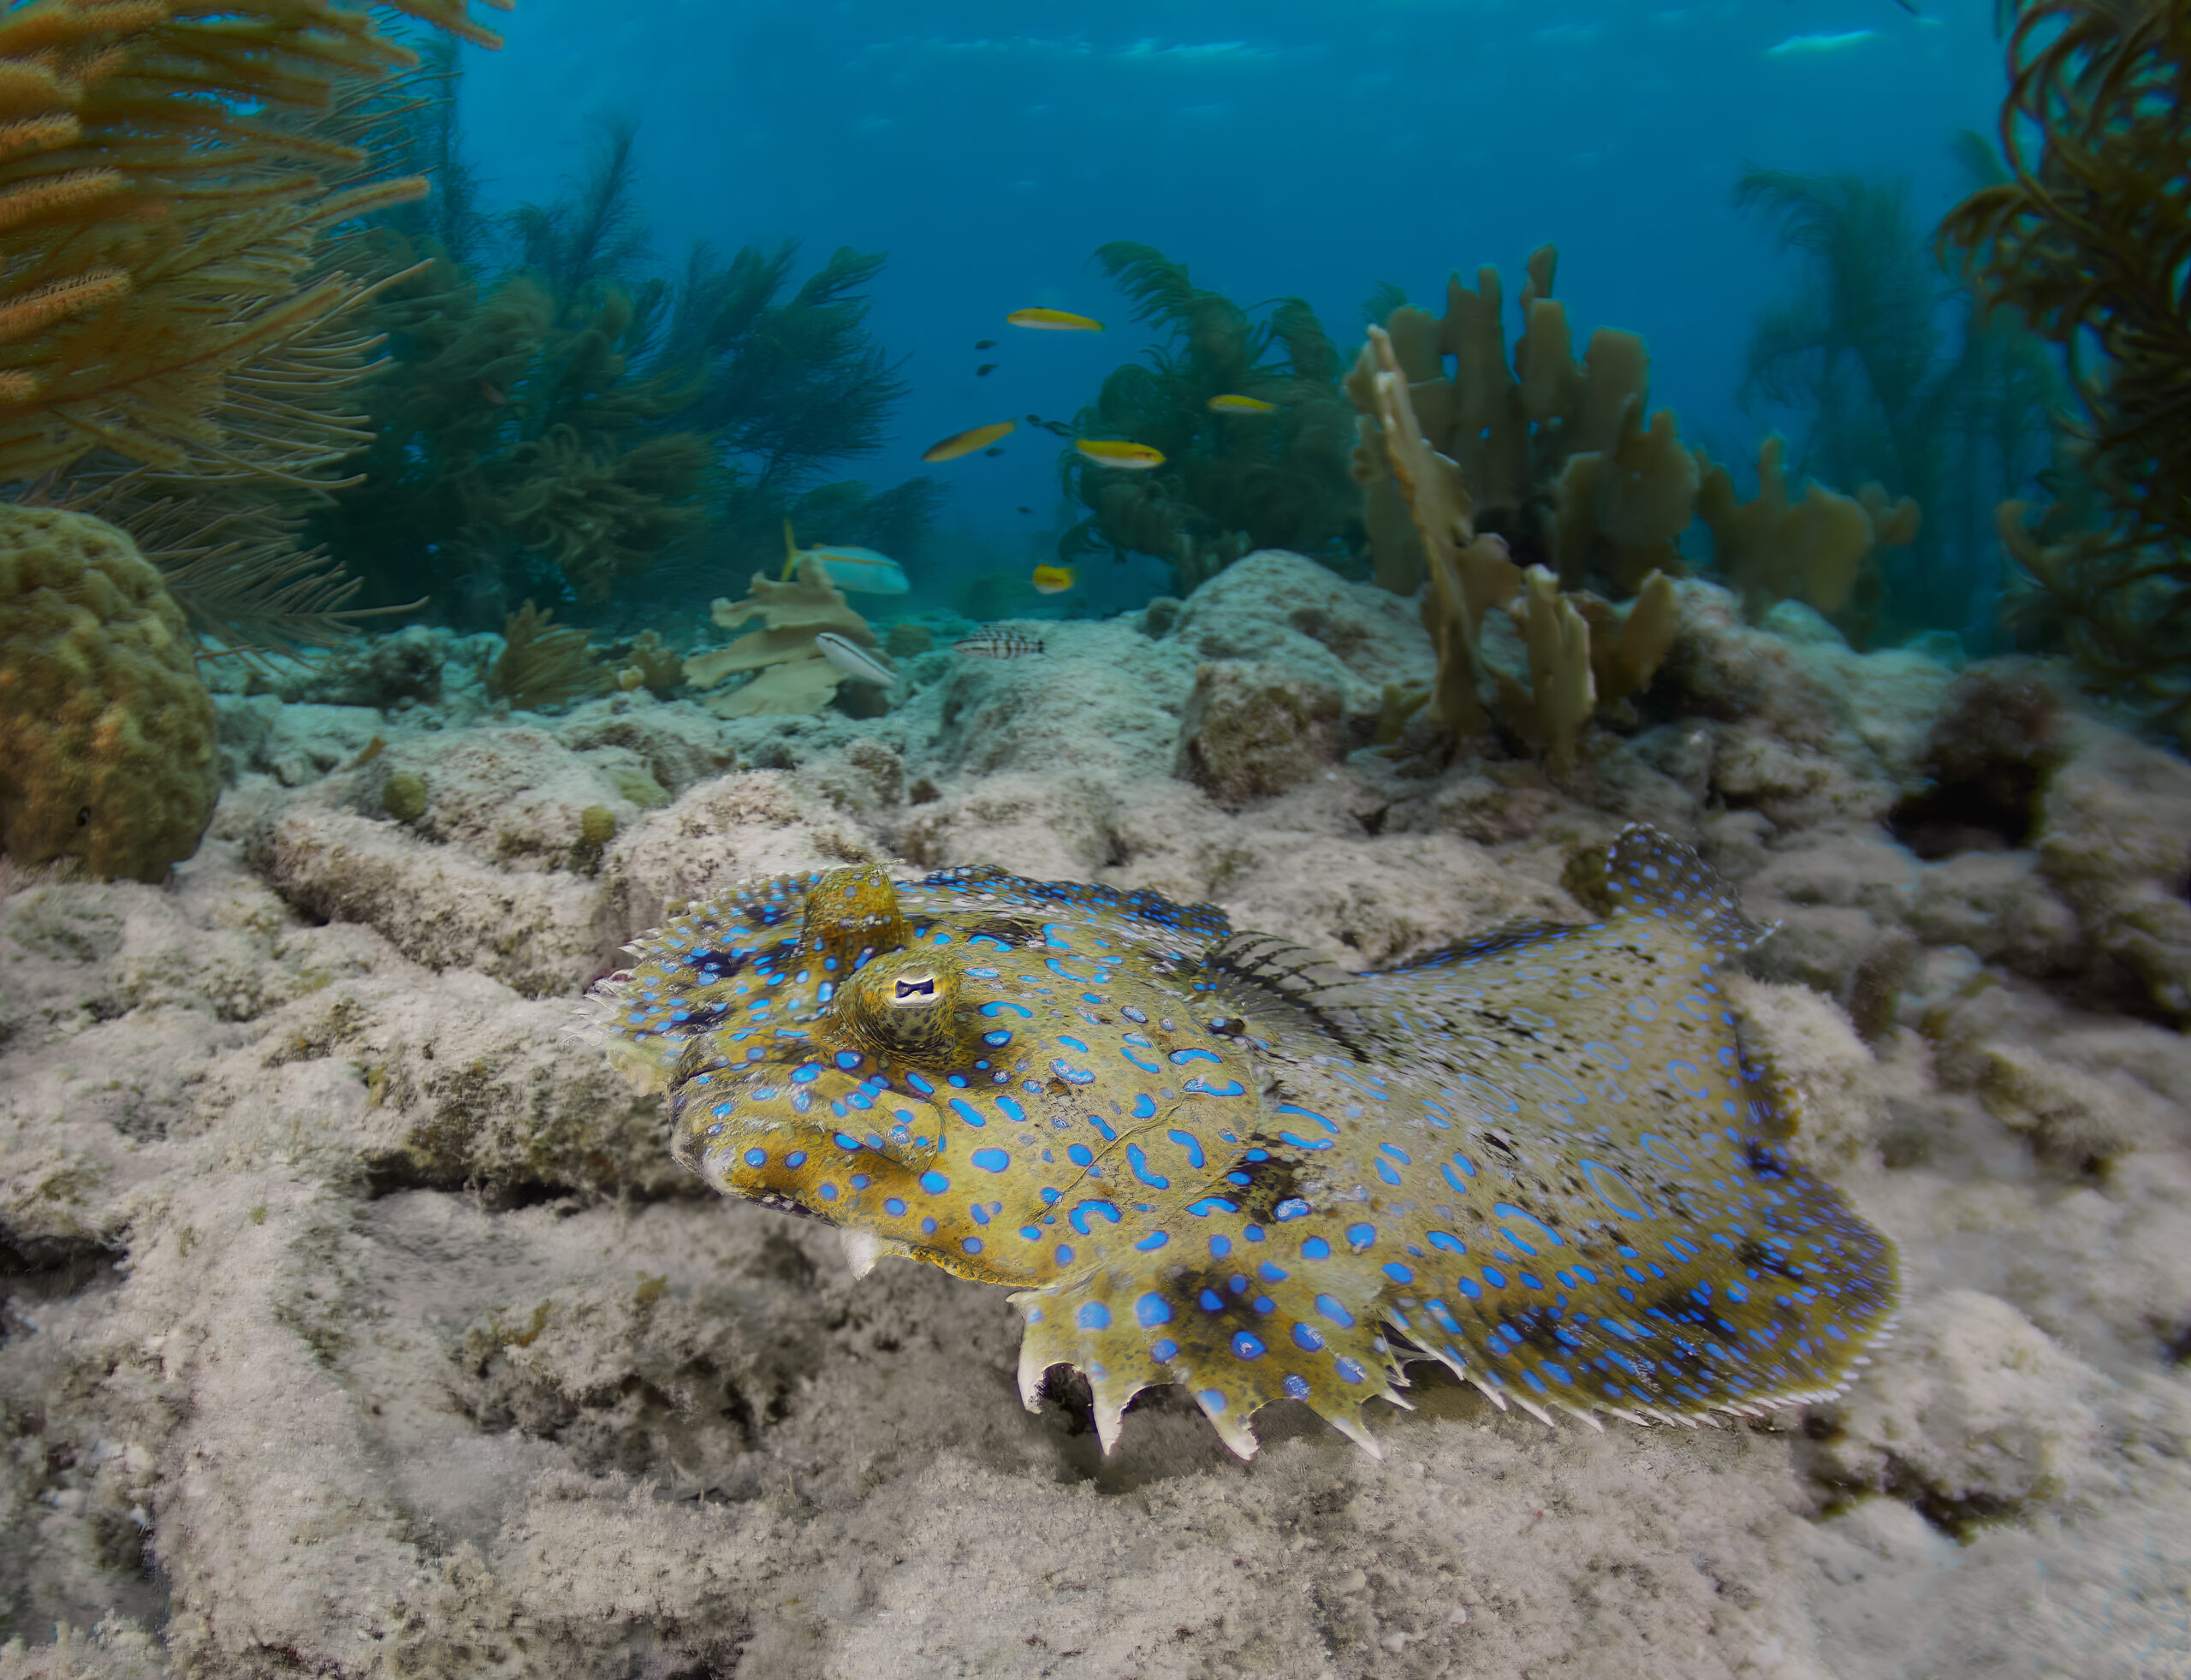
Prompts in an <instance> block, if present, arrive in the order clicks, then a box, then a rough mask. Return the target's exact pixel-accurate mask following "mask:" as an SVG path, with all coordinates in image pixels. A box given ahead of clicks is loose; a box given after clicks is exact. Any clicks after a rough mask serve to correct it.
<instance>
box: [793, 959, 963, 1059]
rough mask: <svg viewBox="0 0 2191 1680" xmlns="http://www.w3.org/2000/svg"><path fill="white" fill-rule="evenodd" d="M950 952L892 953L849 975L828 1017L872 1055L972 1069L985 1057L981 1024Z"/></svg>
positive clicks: (832, 1003) (830, 1007)
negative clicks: (970, 1007) (967, 1003)
mask: <svg viewBox="0 0 2191 1680" xmlns="http://www.w3.org/2000/svg"><path fill="white" fill-rule="evenodd" d="M828 1018H829V1019H830V1020H831V1021H832V1022H834V1023H835V1024H838V1025H840V1026H841V1027H843V1028H845V1029H846V1030H849V1031H850V1033H851V1035H852V1037H853V1038H854V1039H856V1040H857V1041H858V1042H859V1043H860V1044H862V1045H863V1046H864V1047H865V1048H867V1049H869V1050H870V1051H872V1052H873V1053H874V1054H877V1055H882V1056H888V1057H893V1058H898V1057H902V1058H904V1059H905V1060H909V1061H914V1062H918V1063H920V1064H921V1065H922V1066H924V1067H929V1068H936V1069H951V1068H956V1067H959V1066H967V1067H971V1066H973V1064H974V1062H975V1061H976V1060H978V1059H979V1058H980V1057H981V1056H982V1055H983V1050H982V1049H981V1048H980V1045H981V1029H982V1025H983V1023H982V1022H981V1021H980V1020H979V1019H978V1018H976V1017H974V1016H972V1015H971V1012H969V1011H968V1010H967V1009H966V1008H965V994H964V982H963V980H962V977H961V976H960V974H959V966H958V965H957V963H956V962H955V961H954V960H953V956H952V955H951V954H950V953H941V952H935V951H923V950H913V951H891V952H886V953H884V954H882V956H880V957H875V958H870V959H869V960H868V961H867V962H866V963H865V964H864V965H862V966H861V967H860V969H859V971H858V972H857V973H855V974H852V975H849V976H847V977H846V980H845V982H844V983H843V984H842V985H841V986H840V987H838V988H837V995H836V997H835V999H834V1000H833V1001H832V1002H831V1004H830V1006H829V1017H828Z"/></svg>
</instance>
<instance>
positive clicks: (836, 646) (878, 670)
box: [814, 630, 898, 688]
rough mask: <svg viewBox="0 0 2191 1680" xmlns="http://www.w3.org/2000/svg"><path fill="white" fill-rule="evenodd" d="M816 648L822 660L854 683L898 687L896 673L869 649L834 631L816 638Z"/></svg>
mask: <svg viewBox="0 0 2191 1680" xmlns="http://www.w3.org/2000/svg"><path fill="white" fill-rule="evenodd" d="M814 648H815V651H816V652H817V653H819V654H820V655H821V656H822V658H824V659H826V660H828V662H830V664H832V665H834V666H835V667H836V668H837V669H839V670H840V671H842V672H843V673H844V674H846V676H848V677H850V678H851V679H852V680H853V681H854V682H864V683H871V684H873V685H874V686H876V687H877V688H894V687H896V686H897V683H898V674H897V673H896V672H895V671H894V670H892V669H891V668H889V667H888V665H885V664H884V663H883V662H882V661H881V660H880V659H878V658H876V656H875V655H874V654H873V653H872V652H871V651H870V650H868V649H866V648H864V647H862V646H860V644H858V643H857V642H854V641H851V640H848V639H847V638H845V637H842V636H840V635H839V634H837V632H835V631H834V630H824V631H822V632H821V633H820V634H818V635H817V636H816V637H815V638H814Z"/></svg>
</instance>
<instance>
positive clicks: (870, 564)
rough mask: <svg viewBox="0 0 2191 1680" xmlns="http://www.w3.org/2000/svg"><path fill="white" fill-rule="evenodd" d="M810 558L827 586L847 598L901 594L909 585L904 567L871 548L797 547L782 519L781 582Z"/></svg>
mask: <svg viewBox="0 0 2191 1680" xmlns="http://www.w3.org/2000/svg"><path fill="white" fill-rule="evenodd" d="M808 558H811V559H813V560H814V561H816V562H817V563H819V565H820V566H821V567H822V572H823V573H824V574H826V575H827V576H828V579H829V581H830V582H831V583H833V584H834V585H836V586H837V587H838V588H839V589H840V590H843V591H845V592H846V594H848V595H903V594H905V591H908V590H910V589H911V587H912V586H913V585H912V582H911V579H908V578H907V577H906V576H905V567H902V566H900V565H899V564H898V562H897V561H894V560H893V559H891V558H890V556H889V555H886V554H877V553H876V551H875V550H874V549H863V548H858V547H856V546H854V545H852V544H850V543H846V544H843V545H841V546H839V545H832V544H817V545H816V546H815V547H813V548H810V549H802V548H800V547H799V544H798V543H797V542H796V541H794V540H793V537H792V534H791V521H790V520H789V519H786V520H785V521H784V572H783V581H785V582H786V583H788V582H790V581H791V579H793V578H795V577H797V576H798V575H799V561H802V560H805V559H808Z"/></svg>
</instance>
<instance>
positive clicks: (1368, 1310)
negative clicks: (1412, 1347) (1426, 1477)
mask: <svg viewBox="0 0 2191 1680" xmlns="http://www.w3.org/2000/svg"><path fill="white" fill-rule="evenodd" d="M1328 1265H1329V1269H1328V1270H1327V1271H1326V1272H1324V1273H1321V1274H1318V1275H1311V1274H1310V1272H1309V1270H1307V1269H1294V1268H1291V1267H1280V1266H1277V1265H1276V1264H1274V1263H1272V1262H1270V1261H1260V1260H1258V1259H1256V1258H1252V1257H1249V1256H1244V1255H1241V1254H1239V1253H1238V1252H1237V1251H1236V1253H1235V1254H1233V1255H1232V1256H1227V1257H1226V1258H1224V1259H1221V1260H1220V1259H1208V1260H1207V1261H1203V1262H1201V1263H1196V1264H1191V1265H1185V1266H1182V1265H1178V1264H1174V1265H1172V1266H1168V1267H1162V1268H1161V1270H1158V1271H1155V1272H1153V1273H1141V1274H1138V1275H1136V1274H1133V1273H1127V1272H1125V1271H1122V1270H1119V1269H1116V1268H1104V1269H1101V1270H1097V1271H1093V1272H1089V1273H1082V1274H1081V1275H1080V1276H1078V1277H1077V1278H1072V1279H1066V1280H1065V1281H1063V1282H1060V1283H1058V1284H1055V1285H1052V1286H1051V1287H1049V1288H1048V1289H1043V1290H1030V1291H1024V1292H1022V1293H1020V1294H1018V1295H1015V1296H1013V1297H1012V1303H1013V1304H1014V1305H1016V1306H1018V1308H1019V1309H1020V1310H1021V1311H1022V1312H1023V1313H1024V1315H1025V1317H1026V1321H1027V1330H1026V1337H1025V1339H1024V1341H1023V1342H1022V1343H1021V1345H1020V1354H1019V1386H1020V1398H1022V1399H1023V1400H1024V1401H1025V1402H1026V1403H1027V1406H1028V1410H1030V1411H1031V1410H1036V1409H1037V1408H1038V1407H1039V1406H1040V1404H1041V1396H1042V1374H1043V1373H1044V1372H1046V1371H1048V1369H1049V1368H1051V1367H1053V1366H1056V1365H1071V1366H1073V1367H1075V1368H1078V1370H1079V1371H1081V1372H1082V1373H1083V1374H1084V1375H1085V1376H1086V1377H1087V1379H1088V1382H1089V1386H1090V1389H1091V1390H1092V1391H1093V1392H1094V1395H1095V1430H1096V1434H1097V1435H1098V1436H1099V1437H1100V1438H1101V1440H1102V1442H1103V1446H1104V1450H1105V1451H1109V1450H1110V1447H1111V1445H1112V1443H1113V1441H1115V1440H1117V1439H1118V1435H1119V1417H1120V1416H1121V1414H1123V1413H1124V1411H1125V1407H1126V1403H1127V1402H1128V1401H1129V1400H1131V1399H1132V1398H1133V1397H1134V1396H1135V1395H1136V1394H1137V1393H1139V1392H1141V1391H1142V1390H1143V1389H1144V1388H1153V1387H1155V1386H1158V1385H1160V1384H1163V1383H1167V1382H1176V1383H1178V1384H1179V1386H1182V1387H1183V1388H1185V1390H1186V1391H1187V1392H1188V1393H1189V1394H1190V1395H1191V1396H1192V1397H1193V1398H1194V1401H1195V1404H1196V1405H1198V1406H1200V1407H1201V1408H1202V1413H1203V1415H1204V1416H1206V1417H1208V1419H1209V1421H1210V1423H1211V1425H1212V1426H1213V1427H1214V1428H1215V1429H1216V1430H1217V1433H1218V1434H1219V1436H1220V1438H1221V1439H1222V1440H1224V1442H1225V1444H1226V1446H1228V1447H1230V1448H1231V1449H1232V1451H1234V1452H1235V1453H1236V1454H1238V1456H1239V1457H1243V1458H1250V1457H1254V1456H1255V1452H1256V1436H1255V1432H1254V1430H1253V1429H1252V1428H1250V1422H1249V1420H1250V1419H1251V1418H1252V1417H1253V1416H1255V1414H1256V1412H1258V1411H1260V1410H1262V1408H1263V1407H1265V1406H1267V1405H1269V1404H1272V1403H1273V1402H1274V1401H1278V1400H1301V1401H1305V1402H1306V1403H1307V1404H1308V1405H1309V1409H1310V1410H1312V1411H1314V1412H1315V1414H1316V1415H1317V1416H1320V1417H1321V1418H1323V1419H1324V1420H1325V1422H1328V1423H1330V1424H1332V1425H1333V1427H1334V1428H1337V1429H1339V1432H1340V1433H1341V1434H1345V1436H1347V1438H1348V1439H1349V1440H1352V1441H1354V1442H1355V1443H1356V1444H1357V1446H1361V1447H1363V1449H1364V1450H1365V1451H1369V1453H1370V1454H1372V1455H1373V1456H1375V1457H1382V1456H1383V1453H1382V1450H1381V1448H1380V1447H1379V1446H1377V1443H1376V1442H1375V1440H1374V1439H1373V1438H1372V1437H1371V1436H1370V1434H1369V1428H1368V1427H1367V1426H1366V1425H1365V1424H1364V1422H1363V1416H1362V1413H1363V1404H1364V1403H1365V1402H1367V1401H1369V1400H1372V1399H1381V1400H1387V1401H1390V1402H1392V1404H1395V1405H1398V1406H1402V1407H1404V1406H1406V1404H1407V1401H1406V1400H1405V1399H1404V1398H1403V1397H1402V1396H1401V1394H1400V1393H1399V1392H1398V1391H1399V1390H1400V1389H1402V1388H1404V1387H1405V1386H1406V1379H1405V1377H1404V1375H1403V1374H1401V1370H1400V1364H1399V1360H1398V1356H1396V1355H1395V1354H1394V1352H1393V1351H1392V1348H1391V1346H1390V1345H1389V1344H1388V1343H1387V1342H1386V1339H1385V1337H1384V1336H1383V1334H1382V1333H1381V1324H1380V1311H1379V1309H1378V1306H1377V1302H1376V1297H1377V1293H1378V1283H1379V1281H1380V1280H1379V1279H1377V1278H1376V1274H1375V1273H1374V1272H1369V1271H1363V1269H1362V1268H1360V1267H1357V1266H1356V1265H1355V1264H1354V1263H1352V1261H1351V1259H1350V1258H1349V1257H1348V1256H1344V1255H1339V1256H1334V1257H1333V1260H1332V1261H1330V1262H1328Z"/></svg>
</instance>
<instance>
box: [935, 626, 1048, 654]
mask: <svg viewBox="0 0 2191 1680" xmlns="http://www.w3.org/2000/svg"><path fill="white" fill-rule="evenodd" d="M951 650H952V652H953V653H963V654H965V656H967V657H968V658H969V659H1026V658H1030V657H1031V656H1034V655H1036V654H1038V653H1040V652H1042V643H1041V642H1039V641H1037V640H1036V638H1033V637H1031V636H1014V635H1012V633H1011V632H1008V631H1003V630H990V631H985V632H983V633H982V634H981V635H979V636H969V637H967V638H965V640H964V641H959V642H953V644H951Z"/></svg>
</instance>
